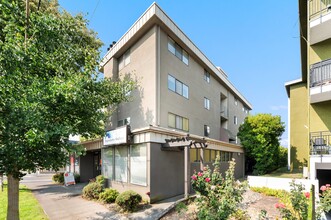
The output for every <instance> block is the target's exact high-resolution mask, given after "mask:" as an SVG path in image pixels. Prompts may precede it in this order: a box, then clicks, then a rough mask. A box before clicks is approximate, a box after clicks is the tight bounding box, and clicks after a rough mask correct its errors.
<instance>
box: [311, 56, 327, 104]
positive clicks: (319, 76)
mask: <svg viewBox="0 0 331 220" xmlns="http://www.w3.org/2000/svg"><path fill="white" fill-rule="evenodd" d="M329 100H331V59H328V60H323V61H321V62H319V63H315V64H313V65H311V67H310V103H311V104H313V103H319V102H325V101H329Z"/></svg>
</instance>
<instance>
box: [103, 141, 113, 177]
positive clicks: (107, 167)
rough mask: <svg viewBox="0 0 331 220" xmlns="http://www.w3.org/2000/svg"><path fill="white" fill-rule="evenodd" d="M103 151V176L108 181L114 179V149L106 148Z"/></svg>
mask: <svg viewBox="0 0 331 220" xmlns="http://www.w3.org/2000/svg"><path fill="white" fill-rule="evenodd" d="M102 150H103V153H102V175H104V176H105V177H106V178H107V179H113V148H112V147H110V148H104V149H102Z"/></svg>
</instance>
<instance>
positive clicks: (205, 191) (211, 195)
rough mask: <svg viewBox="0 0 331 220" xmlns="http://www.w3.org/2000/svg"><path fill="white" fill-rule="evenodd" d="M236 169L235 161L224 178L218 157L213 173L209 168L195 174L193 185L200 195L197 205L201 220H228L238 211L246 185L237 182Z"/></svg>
mask: <svg viewBox="0 0 331 220" xmlns="http://www.w3.org/2000/svg"><path fill="white" fill-rule="evenodd" d="M234 168H235V162H234V160H233V161H231V162H230V166H229V169H228V170H227V171H226V173H225V177H224V178H223V177H222V174H221V173H220V158H219V156H217V158H216V160H215V163H214V170H213V172H211V170H210V169H209V167H205V168H204V170H203V171H200V172H194V174H193V175H192V177H191V183H192V187H193V189H194V190H195V191H196V193H197V194H198V195H197V198H196V203H197V206H198V218H199V219H210V220H213V219H215V220H216V219H228V218H229V216H230V215H231V214H234V213H235V212H236V211H237V209H238V204H239V203H240V202H241V201H242V194H243V193H244V191H245V188H246V185H245V184H241V183H240V182H239V181H235V178H234Z"/></svg>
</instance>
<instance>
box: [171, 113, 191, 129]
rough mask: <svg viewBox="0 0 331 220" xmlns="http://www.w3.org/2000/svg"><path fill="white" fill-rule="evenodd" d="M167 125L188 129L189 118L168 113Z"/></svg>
mask: <svg viewBox="0 0 331 220" xmlns="http://www.w3.org/2000/svg"><path fill="white" fill-rule="evenodd" d="M168 126H169V127H170V128H176V129H180V130H183V131H189V120H188V119H187V118H184V117H181V116H179V115H175V114H172V113H168Z"/></svg>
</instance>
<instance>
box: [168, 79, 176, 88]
mask: <svg viewBox="0 0 331 220" xmlns="http://www.w3.org/2000/svg"><path fill="white" fill-rule="evenodd" d="M168 89H170V90H172V91H174V92H175V91H176V79H175V78H174V77H172V76H170V75H168Z"/></svg>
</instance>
